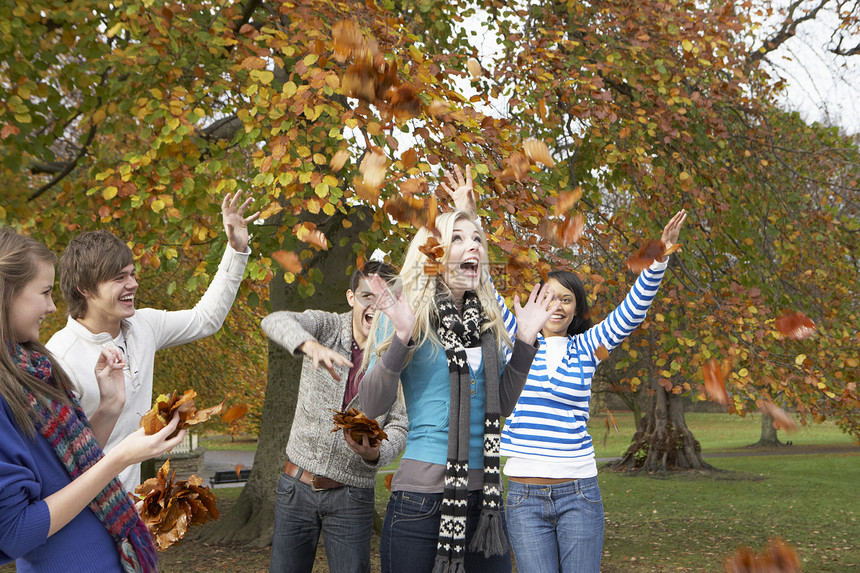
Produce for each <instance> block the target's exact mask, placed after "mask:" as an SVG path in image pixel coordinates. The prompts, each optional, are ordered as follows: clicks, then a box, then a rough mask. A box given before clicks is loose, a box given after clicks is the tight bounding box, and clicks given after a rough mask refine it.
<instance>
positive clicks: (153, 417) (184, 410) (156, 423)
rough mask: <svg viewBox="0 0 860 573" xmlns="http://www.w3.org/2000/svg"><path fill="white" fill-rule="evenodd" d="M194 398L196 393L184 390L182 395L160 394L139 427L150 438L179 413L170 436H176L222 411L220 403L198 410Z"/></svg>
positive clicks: (222, 405)
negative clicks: (175, 426)
mask: <svg viewBox="0 0 860 573" xmlns="http://www.w3.org/2000/svg"><path fill="white" fill-rule="evenodd" d="M195 396H197V392H195V391H194V390H186V391H185V393H184V394H182V395H179V394H177V393H176V391H175V390H174V391H173V393H172V394H170V395H169V396H168V395H167V394H161V395H160V396H159V397H158V398H156V399H155V405H153V407H152V408H151V409H150V410H149V411H148V412H146V413H145V414H144V415H143V416H142V417H141V418H140V427H141V428H143V429H144V432H145V433H146V435H148V436H151V435H152V434H155V433H156V432H158V431H160V430H161V429H162V428H164V427H165V426H167V424H169V423H170V420H172V419H173V416H174V414H176V413H179V425H178V426H177V428H176V431H175V432H174V433H173V434H171V435H176V433H177V432H179V430H181V429H183V428H187V427H189V426H194V425H197V424H200V423H202V422H205V421H206V420H208V419H209V418H211V417H212V416H214V415H216V414H220V413H221V410H223V409H224V404H223V403H221V404H218V405H217V406H212V407H211V408H204V409H203V410H198V409H197V407H196V406H195V405H194V397H195Z"/></svg>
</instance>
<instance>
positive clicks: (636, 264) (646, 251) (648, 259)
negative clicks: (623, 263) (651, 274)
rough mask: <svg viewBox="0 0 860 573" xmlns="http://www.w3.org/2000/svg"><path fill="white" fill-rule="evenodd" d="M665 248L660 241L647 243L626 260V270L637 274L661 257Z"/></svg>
mask: <svg viewBox="0 0 860 573" xmlns="http://www.w3.org/2000/svg"><path fill="white" fill-rule="evenodd" d="M664 250H665V247H664V245H663V242H662V241H649V242H648V243H647V244H646V245H645V246H644V247H642V248H641V249H639V251H638V252H637V253H636V254H635V255H633V256H632V257H630V258H629V259H627V268H629V269H630V270H631V271H633V272H635V273H638V272H641V271H644V270H645V269H647V268H648V267H650V266H651V263H653V262H654V261H655V260H657V259H658V258H660V257H662V256H663V251H664Z"/></svg>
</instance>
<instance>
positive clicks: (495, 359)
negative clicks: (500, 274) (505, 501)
mask: <svg viewBox="0 0 860 573" xmlns="http://www.w3.org/2000/svg"><path fill="white" fill-rule="evenodd" d="M437 308H438V311H439V316H438V322H437V323H436V334H437V335H438V336H439V340H440V341H441V342H442V346H444V348H445V356H446V358H447V359H448V373H449V375H450V379H451V403H450V407H449V410H448V460H447V464H446V466H445V489H444V493H443V496H442V519H441V521H440V523H439V540H438V542H437V545H436V560H435V562H434V565H433V573H445V572H448V573H464V571H465V567H464V557H465V553H466V516H467V497H468V490H467V482H468V479H469V412H470V407H471V404H470V395H471V388H470V385H471V376H470V373H469V360H468V357H467V355H466V348H472V347H475V346H478V345H479V344H480V346H481V350H482V352H483V364H484V380H485V386H486V393H487V404H486V408H485V413H484V476H483V477H484V489H483V492H482V496H481V517H480V520H479V522H478V527H477V529H476V531H475V534H474V536H473V538H472V542H471V544H470V546H469V549H470V550H472V551H474V552H481V553H483V554H484V555H485V556H487V557H489V556H491V555H503V554H505V553H506V552H507V551H508V542H507V539H506V538H505V534H504V528H503V527H502V518H501V499H502V498H501V495H502V485H501V476H500V473H499V443H500V421H499V352H498V347H497V343H496V339H495V336H494V335H493V333H492V331H487V332H486V333H484V334H483V335H481V327H482V326H483V325H484V324H485V323H486V322H487V316H486V315H485V314H484V311H483V309H482V308H481V301H480V300H479V299H478V296H477V295H476V294H475V293H474V292H473V291H468V292H466V293H465V296H464V298H463V315H462V317H461V316H460V313H459V312H458V311H457V307H456V306H455V305H454V301H453V299H452V298H451V296H450V295H440V296H439V298H438V299H437Z"/></svg>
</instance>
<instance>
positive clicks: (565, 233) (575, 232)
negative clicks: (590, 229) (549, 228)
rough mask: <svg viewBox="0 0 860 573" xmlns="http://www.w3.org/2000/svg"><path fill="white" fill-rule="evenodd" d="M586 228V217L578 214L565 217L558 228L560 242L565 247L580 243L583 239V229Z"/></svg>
mask: <svg viewBox="0 0 860 573" xmlns="http://www.w3.org/2000/svg"><path fill="white" fill-rule="evenodd" d="M584 226H585V216H584V215H583V214H582V213H577V214H576V215H574V216H573V217H571V216H570V215H565V217H564V219H563V220H562V221H561V222H560V223H559V224H558V225H557V226H556V234H557V237H558V240H559V241H560V242H561V244H562V245H563V246H565V247H568V246H570V245H573V244H575V243H578V242H579V239H581V238H582V228H583V227H584Z"/></svg>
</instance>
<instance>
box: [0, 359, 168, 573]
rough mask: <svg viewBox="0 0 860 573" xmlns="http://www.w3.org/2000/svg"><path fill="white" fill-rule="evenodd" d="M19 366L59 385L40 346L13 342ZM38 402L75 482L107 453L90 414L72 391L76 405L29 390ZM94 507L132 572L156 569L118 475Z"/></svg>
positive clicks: (42, 426) (42, 423)
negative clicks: (36, 348) (90, 421)
mask: <svg viewBox="0 0 860 573" xmlns="http://www.w3.org/2000/svg"><path fill="white" fill-rule="evenodd" d="M8 347H9V352H10V354H11V355H12V358H13V359H14V360H15V362H16V363H17V364H18V366H19V367H20V368H21V369H22V370H24V371H25V372H27V373H28V374H31V375H32V376H35V377H36V378H39V379H40V380H42V381H44V382H46V383H48V384H52V385H55V384H56V383H55V381H54V377H53V374H52V371H51V361H50V359H49V358H48V357H47V356H45V355H43V354H42V353H40V352H38V351H36V350H29V349H27V348H24V347H23V346H21V345H20V344H16V345H14V347H13V346H12V345H11V344H10V345H8ZM24 390H25V392H26V393H27V398H28V400H29V401H30V404H31V405H32V406H33V412H34V414H35V415H34V422H35V425H36V428H37V429H38V431H39V433H40V434H41V435H42V436H44V438H45V439H46V440H47V441H48V443H49V444H50V445H51V447H52V448H53V449H54V453H56V454H57V458H59V460H60V462H62V464H63V466H64V467H65V468H66V471H67V472H68V474H69V477H71V478H72V479H73V480H74V479H76V478H77V477H78V476H80V475H81V474H83V473H84V472H85V471H86V470H87V469H89V468H90V467H91V466H93V465H94V464H95V463H96V462H97V461H99V460H100V459H101V458H102V457H104V452H102V449H101V447H100V446H99V443H98V441H97V440H96V437H95V435H94V434H93V431H92V429H91V428H90V424H89V421H88V420H87V417H86V415H85V414H84V412H83V411H82V410H81V406H80V404H79V403H78V400H77V398H75V396H74V395H72V393H71V392H68V396H69V400H70V401H71V403H72V406H68V405H67V404H62V403H60V402H56V401H54V400H51V401H50V402H49V403H48V402H46V401H45V400H44V399H40V398H39V397H37V396H36V395H35V394H33V393H32V392H30V391H29V390H28V389H26V388H25V389H24ZM90 509H92V511H93V513H95V514H96V517H98V518H99V520H100V521H101V522H102V524H104V526H105V529H107V530H108V532H109V533H110V534H111V537H113V539H114V542H115V543H116V546H117V551H119V555H120V561H121V563H122V566H123V570H124V571H126V572H127V573H150V572H153V573H154V572H156V571H157V568H156V560H157V557H156V551H155V545H154V544H153V541H152V535H150V533H149V531H148V530H147V529H146V525H144V523H143V521H142V520H141V519H140V516H138V514H137V511H136V510H135V508H134V505H133V504H132V502H131V499H129V497H128V494H126V492H125V489H123V487H122V484H121V483H120V482H119V480H118V479H116V478H114V479H113V480H111V482H110V483H109V484H108V485H107V486H106V487H105V488H104V489H103V490H102V491H101V492H99V494H98V495H97V496H96V497H95V499H93V501H92V502H90Z"/></svg>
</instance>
